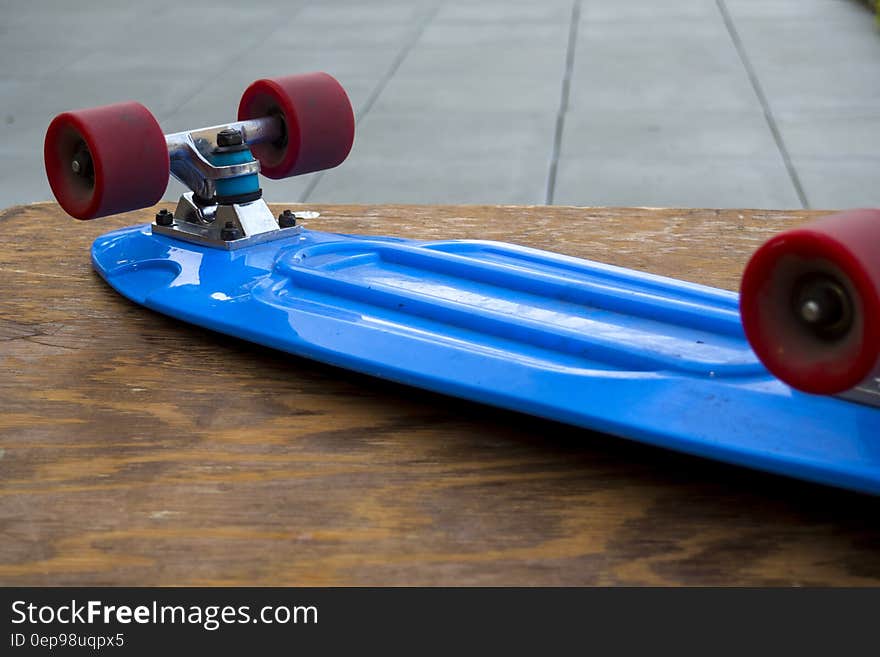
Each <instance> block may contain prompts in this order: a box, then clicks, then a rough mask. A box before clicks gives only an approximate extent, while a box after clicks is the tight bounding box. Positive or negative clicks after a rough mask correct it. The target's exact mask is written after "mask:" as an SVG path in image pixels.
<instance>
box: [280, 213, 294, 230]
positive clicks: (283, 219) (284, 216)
mask: <svg viewBox="0 0 880 657" xmlns="http://www.w3.org/2000/svg"><path fill="white" fill-rule="evenodd" d="M278 225H279V226H280V227H281V228H293V227H294V226H296V215H295V214H293V212H291V211H290V210H285V211H284V212H282V213H281V214H279V215H278Z"/></svg>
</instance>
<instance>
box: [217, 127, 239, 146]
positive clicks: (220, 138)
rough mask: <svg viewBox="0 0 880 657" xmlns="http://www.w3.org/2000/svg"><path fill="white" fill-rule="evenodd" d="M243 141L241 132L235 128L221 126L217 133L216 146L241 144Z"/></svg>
mask: <svg viewBox="0 0 880 657" xmlns="http://www.w3.org/2000/svg"><path fill="white" fill-rule="evenodd" d="M243 143H244V139H243V138H242V136H241V132H240V131H238V130H236V129H235V128H223V130H221V131H220V132H218V133H217V145H218V146H241V145H242V144H243Z"/></svg>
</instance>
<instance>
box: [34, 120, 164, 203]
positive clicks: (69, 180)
mask: <svg viewBox="0 0 880 657" xmlns="http://www.w3.org/2000/svg"><path fill="white" fill-rule="evenodd" d="M43 157H44V160H45V164H46V175H47V176H48V177H49V185H50V186H51V187H52V193H53V194H55V198H56V199H58V203H60V204H61V207H62V208H64V210H65V211H66V212H67V213H68V214H70V215H72V216H74V217H76V218H77V219H94V218H96V217H103V216H106V215H110V214H117V213H119V212H128V211H129V210H137V209H140V208H146V207H149V206H151V205H155V204H156V203H157V202H158V201H159V200H160V199H161V198H162V195H163V194H164V193H165V188H166V187H167V186H168V172H169V161H168V148H167V147H166V145H165V136H164V135H163V134H162V129H161V128H160V127H159V124H158V123H156V119H155V118H153V115H152V114H151V113H150V111H149V110H148V109H147V108H146V107H144V106H143V105H141V104H140V103H135V102H128V103H117V104H115V105H105V106H103V107H94V108H92V109H85V110H79V111H76V112H64V113H63V114H59V115H58V116H56V117H55V118H54V119H53V121H52V123H50V124H49V129H48V130H47V131H46V141H45V144H44V146H43Z"/></svg>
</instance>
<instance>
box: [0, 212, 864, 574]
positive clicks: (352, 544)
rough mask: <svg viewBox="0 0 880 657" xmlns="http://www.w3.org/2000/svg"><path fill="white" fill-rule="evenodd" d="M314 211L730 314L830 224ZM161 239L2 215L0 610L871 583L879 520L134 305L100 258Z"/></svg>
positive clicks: (745, 217)
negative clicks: (182, 598)
mask: <svg viewBox="0 0 880 657" xmlns="http://www.w3.org/2000/svg"><path fill="white" fill-rule="evenodd" d="M165 207H170V206H165ZM289 207H295V206H289ZM310 208H311V209H317V210H319V211H321V212H322V216H321V217H320V218H319V219H317V220H314V221H310V222H308V225H309V226H310V227H312V228H316V229H322V230H334V231H339V232H358V233H367V234H395V235H403V236H408V237H419V238H452V237H477V238H489V239H498V240H504V241H510V242H516V243H520V244H526V245H530V246H535V247H539V248H545V249H551V250H555V251H560V252H563V253H568V254H571V255H576V256H582V257H588V258H592V259H595V260H600V261H604V262H611V263H615V264H620V265H624V266H628V267H634V268H637V269H643V270H648V271H652V272H656V273H661V274H666V275H672V276H676V277H679V278H684V279H687V280H693V281H699V282H703V283H709V284H712V285H717V286H721V287H725V288H728V289H735V288H736V285H737V282H738V277H739V272H740V271H741V269H742V266H743V264H744V262H745V260H746V258H747V257H748V255H749V254H750V253H751V252H752V251H753V250H754V248H756V247H757V245H758V244H759V243H760V242H761V241H762V240H764V239H766V237H767V236H769V235H770V234H772V233H774V232H776V231H778V230H781V229H783V228H787V227H790V226H793V225H796V224H798V223H801V222H803V221H804V220H805V219H807V218H809V217H811V216H814V215H815V214H817V213H815V212H805V211H792V212H770V211H756V210H669V209H650V208H636V209H612V208H566V207H483V206H479V207H477V206H474V207H445V206H443V207H427V206H424V207H422V206H381V207H379V206H372V207H365V206H310ZM280 209H281V208H280V207H279V208H277V210H280ZM152 213H153V211H143V212H135V213H130V214H128V215H124V216H120V217H114V218H109V219H102V220H98V221H92V222H76V221H74V220H72V219H69V218H68V217H66V216H65V215H64V214H63V212H61V210H60V209H59V208H58V207H57V206H56V205H54V204H36V205H31V206H26V207H17V208H12V209H10V210H7V211H5V212H3V213H0V231H2V235H3V248H2V249H0V276H2V281H3V282H4V289H3V294H2V295H0V367H2V372H3V375H4V376H3V377H2V378H0V536H2V539H0V584H4V585H12V584H18V585H26V584H29V585H43V584H56V585H89V584H91V585H108V584H114V585H150V584H166V585H172V584H187V585H195V584H252V585H260V584H264V585H284V584H298V585H309V584H313V585H325V584H327V585H329V584H338V585H349V584H360V585H363V584H477V585H482V584H725V585H732V584H749V585H755V584H802V585H815V584H849V585H876V584H878V583H880V550H878V549H877V548H878V545H880V527H878V523H877V520H876V519H877V518H878V517H880V514H878V501H877V500H875V499H873V498H868V497H864V496H859V495H855V494H849V493H845V492H840V491H835V490H833V489H829V488H824V487H820V486H813V485H809V484H804V483H799V482H795V481H791V480H787V479H783V478H779V477H773V476H769V475H762V474H758V473H755V472H751V471H748V470H744V469H740V468H734V467H728V466H723V465H719V464H716V463H712V462H709V461H705V460H701V459H697V458H691V457H687V456H682V455H678V454H674V453H670V452H666V451H663V450H659V449H654V448H650V447H645V446H641V445H638V444H635V443H630V442H628V441H625V440H621V439H617V438H612V437H609V436H605V435H602V434H595V433H591V432H588V431H584V430H581V429H576V428H572V427H567V426H563V425H559V424H554V423H552V422H547V421H542V420H538V419H533V418H529V417H525V416H522V415H518V414H516V413H510V412H505V411H499V410H495V409H491V408H487V407H484V406H480V405H476V404H470V403H466V402H462V401H458V400H454V399H450V398H447V397H443V396H440V395H435V394H430V393H426V392H422V391H419V390H414V389H410V388H406V387H403V386H398V385H393V384H389V383H383V382H381V381H378V380H375V379H371V378H368V377H364V376H359V375H356V374H352V373H350V372H346V371H343V370H339V369H335V368H332V367H327V366H323V365H319V364H316V363H313V362H310V361H306V360H303V359H298V358H295V357H290V356H286V355H284V354H280V353H278V352H274V351H271V350H268V349H263V348H260V347H257V346H254V345H250V344H248V343H245V342H242V341H238V340H235V339H232V338H228V337H225V336H222V335H217V334H214V333H210V332H207V331H205V330H203V329H199V328H195V327H192V326H189V325H186V324H183V323H180V322H177V321H174V320H171V319H168V318H165V317H163V316H162V315H159V314H156V313H153V312H150V311H148V310H145V309H143V308H141V307H139V306H136V305H134V304H132V303H129V302H128V301H126V300H124V299H123V298H121V297H120V296H119V295H117V294H116V293H115V292H114V291H113V290H111V289H110V288H109V287H108V286H107V285H106V284H104V283H103V281H101V279H100V278H99V277H98V276H97V275H96V274H94V273H93V272H92V270H91V267H90V263H89V259H88V246H89V243H90V242H91V240H92V239H93V238H94V237H96V236H97V235H99V234H101V233H103V232H106V231H107V230H110V229H112V228H116V227H121V226H125V225H129V224H133V223H136V222H146V221H149V220H150V219H151V217H152ZM789 429H790V427H782V428H781V430H789Z"/></svg>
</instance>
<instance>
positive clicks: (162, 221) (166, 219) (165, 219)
mask: <svg viewBox="0 0 880 657" xmlns="http://www.w3.org/2000/svg"><path fill="white" fill-rule="evenodd" d="M173 223H174V215H173V214H172V213H170V212H169V211H168V210H159V211H158V212H157V213H156V225H158V226H170V225H171V224H173Z"/></svg>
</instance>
